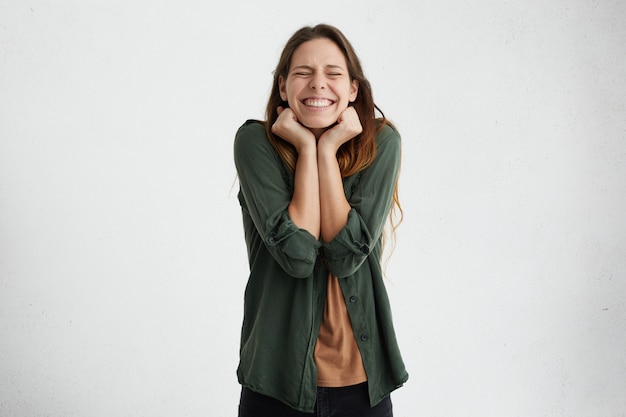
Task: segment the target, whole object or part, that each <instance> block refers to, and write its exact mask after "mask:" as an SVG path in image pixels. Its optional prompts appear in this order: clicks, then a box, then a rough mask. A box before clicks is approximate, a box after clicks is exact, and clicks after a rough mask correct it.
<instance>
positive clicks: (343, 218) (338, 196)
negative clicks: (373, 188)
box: [317, 107, 363, 242]
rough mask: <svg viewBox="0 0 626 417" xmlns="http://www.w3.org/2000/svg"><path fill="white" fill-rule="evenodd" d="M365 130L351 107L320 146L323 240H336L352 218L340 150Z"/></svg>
mask: <svg viewBox="0 0 626 417" xmlns="http://www.w3.org/2000/svg"><path fill="white" fill-rule="evenodd" d="M362 130H363V128H362V126H361V122H360V121H359V116H358V115H357V113H356V111H355V110H354V109H353V108H352V107H348V108H347V109H346V110H345V111H344V112H343V113H342V114H341V116H340V118H339V120H337V125H336V126H335V127H333V128H332V129H330V130H328V131H326V132H325V133H324V134H323V135H322V136H321V137H320V140H319V143H318V145H317V165H318V170H319V183H320V185H319V188H320V211H321V235H322V241H323V242H330V241H331V240H333V239H334V238H335V236H336V235H337V233H339V231H340V230H341V229H342V228H343V227H344V226H345V225H346V223H347V221H348V213H349V212H350V209H351V207H350V204H349V203H348V200H347V199H346V195H345V193H344V190H343V181H342V177H341V171H340V169H339V163H338V161H337V151H338V150H339V147H340V146H341V145H342V144H344V143H345V142H347V141H349V140H351V139H352V138H354V137H355V136H356V135H358V134H359V133H361V132H362Z"/></svg>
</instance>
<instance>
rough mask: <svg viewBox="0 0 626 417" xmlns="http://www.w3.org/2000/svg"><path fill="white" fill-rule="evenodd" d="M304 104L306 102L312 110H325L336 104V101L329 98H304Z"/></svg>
mask: <svg viewBox="0 0 626 417" xmlns="http://www.w3.org/2000/svg"><path fill="white" fill-rule="evenodd" d="M302 104H304V105H305V106H306V107H307V108H309V109H311V110H324V109H326V108H328V107H330V106H332V105H333V104H335V101H334V100H330V99H327V98H317V97H315V98H306V99H304V100H302Z"/></svg>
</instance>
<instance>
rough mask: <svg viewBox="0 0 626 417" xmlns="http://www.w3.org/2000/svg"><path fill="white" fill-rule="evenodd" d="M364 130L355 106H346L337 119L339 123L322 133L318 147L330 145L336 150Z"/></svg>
mask: <svg viewBox="0 0 626 417" xmlns="http://www.w3.org/2000/svg"><path fill="white" fill-rule="evenodd" d="M362 131H363V126H361V121H360V120H359V115H358V113H357V112H356V110H355V109H354V107H351V106H350V107H348V108H346V109H345V110H344V111H343V112H342V113H341V114H340V115H339V118H338V119H337V124H336V125H335V126H333V127H332V128H330V129H328V130H327V131H326V132H324V133H323V134H322V136H321V137H320V139H319V141H318V145H317V146H318V148H319V146H320V145H322V146H330V147H331V148H332V149H333V150H334V152H337V150H338V149H339V147H340V146H341V145H343V144H344V143H346V142H347V141H349V140H350V139H352V138H354V137H356V136H357V135H358V134H359V133H361V132H362Z"/></svg>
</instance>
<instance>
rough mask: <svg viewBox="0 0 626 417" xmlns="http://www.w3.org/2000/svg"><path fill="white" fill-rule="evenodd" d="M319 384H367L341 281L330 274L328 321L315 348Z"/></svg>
mask: <svg viewBox="0 0 626 417" xmlns="http://www.w3.org/2000/svg"><path fill="white" fill-rule="evenodd" d="M314 356H315V363H316V365H317V385H318V386H320V387H347V386H350V385H356V384H360V383H361V382H365V381H367V375H366V373H365V368H364V367H363V359H362V358H361V352H360V351H359V347H358V346H357V344H356V340H355V338H354V332H353V330H352V324H351V323H350V317H349V316H348V309H347V308H346V302H345V300H344V298H343V293H342V292H341V287H340V286H339V279H338V278H337V277H335V276H333V275H332V274H329V275H328V291H327V297H326V305H325V307H324V318H323V319H322V325H321V327H320V333H319V336H318V338H317V344H316V345H315V353H314Z"/></svg>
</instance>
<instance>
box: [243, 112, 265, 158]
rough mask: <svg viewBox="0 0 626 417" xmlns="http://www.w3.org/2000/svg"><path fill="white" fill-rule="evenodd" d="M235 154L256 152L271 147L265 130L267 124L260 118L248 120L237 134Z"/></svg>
mask: <svg viewBox="0 0 626 417" xmlns="http://www.w3.org/2000/svg"><path fill="white" fill-rule="evenodd" d="M234 147H235V155H241V154H242V153H254V152H258V151H259V150H261V149H267V148H271V144H270V143H269V141H268V140H267V134H266V132H265V124H264V123H263V122H260V121H258V120H246V121H245V123H244V124H242V125H241V126H240V127H239V129H237V133H236V134H235V143H234Z"/></svg>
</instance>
